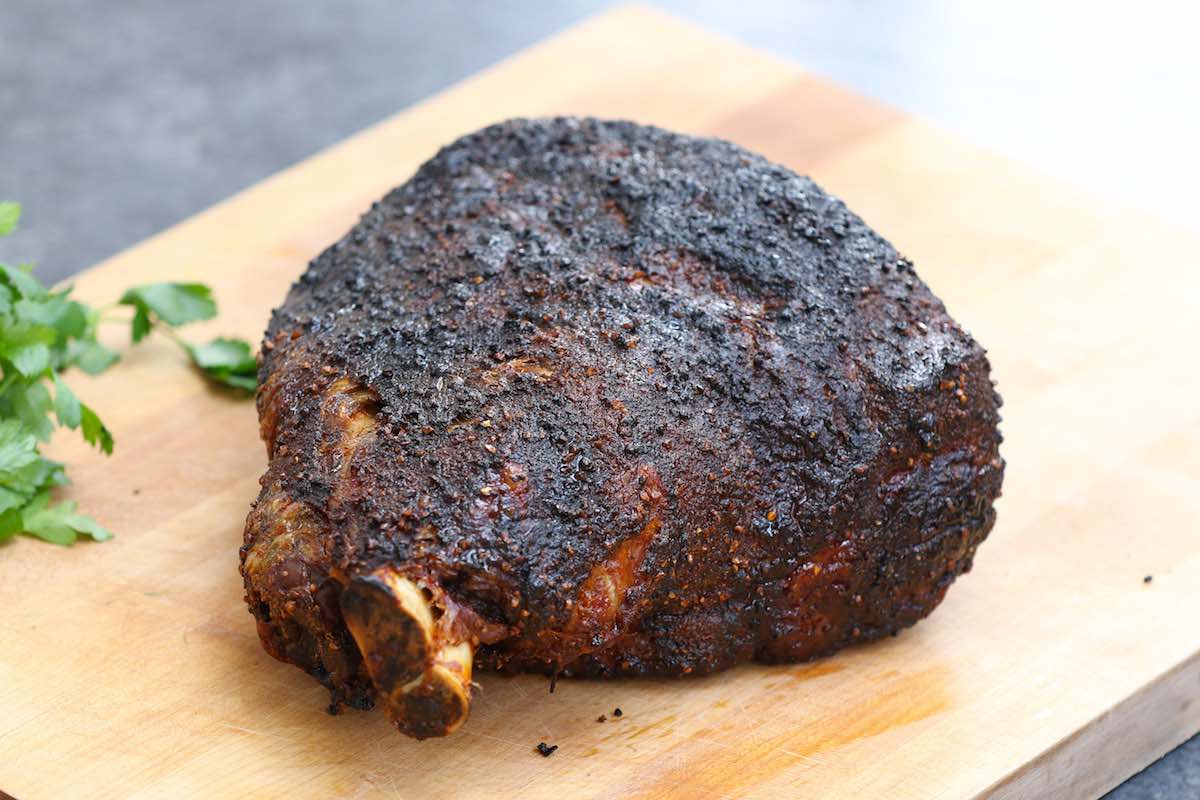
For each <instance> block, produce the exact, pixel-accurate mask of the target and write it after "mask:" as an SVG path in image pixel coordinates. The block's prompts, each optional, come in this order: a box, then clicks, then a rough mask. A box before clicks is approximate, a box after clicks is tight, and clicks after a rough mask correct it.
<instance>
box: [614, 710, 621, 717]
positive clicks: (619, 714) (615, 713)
mask: <svg viewBox="0 0 1200 800" xmlns="http://www.w3.org/2000/svg"><path fill="white" fill-rule="evenodd" d="M621 714H622V711H621V709H619V708H614V709H613V716H614V717H619V716H621Z"/></svg>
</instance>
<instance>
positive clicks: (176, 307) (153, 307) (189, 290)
mask: <svg viewBox="0 0 1200 800" xmlns="http://www.w3.org/2000/svg"><path fill="white" fill-rule="evenodd" d="M119 302H120V303H121V305H126V306H133V307H134V308H135V309H136V310H137V314H136V315H135V317H134V328H135V330H134V341H138V340H139V339H140V338H142V336H145V334H146V332H147V331H148V330H149V325H148V324H147V323H148V322H149V321H150V317H149V315H150V314H151V313H152V314H153V315H154V316H155V317H157V318H158V319H160V320H162V321H163V322H165V323H166V324H167V325H170V326H171V327H176V326H179V325H186V324H187V323H189V322H196V321H197V320H202V319H212V318H213V317H215V316H216V315H217V304H216V303H215V302H214V301H213V299H212V289H210V288H208V287H207V286H205V285H204V284H202V283H148V284H145V285H144V286H135V287H134V288H132V289H130V290H128V291H127V292H125V294H123V295H122V296H121V299H120V301H119ZM139 317H140V318H141V319H140V320H139ZM139 327H140V328H141V331H140V332H141V336H139V335H138V333H139V330H138V329H139Z"/></svg>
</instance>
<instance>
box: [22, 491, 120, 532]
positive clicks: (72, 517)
mask: <svg viewBox="0 0 1200 800" xmlns="http://www.w3.org/2000/svg"><path fill="white" fill-rule="evenodd" d="M49 502H50V494H49V493H48V492H43V493H41V494H39V495H38V496H37V497H35V498H34V499H33V500H32V501H31V502H30V503H29V505H27V506H26V507H25V508H24V509H23V510H22V512H21V529H22V530H23V531H24V532H25V533H28V534H31V535H33V536H36V537H38V538H39V539H43V540H45V541H47V542H53V543H54V544H61V545H68V544H73V543H74V542H75V540H76V539H77V538H78V537H79V535H80V534H82V535H85V536H90V537H91V538H92V539H94V540H95V541H97V542H102V541H104V540H106V539H111V538H112V534H111V533H109V532H108V531H107V530H105V529H104V528H103V527H102V526H101V525H100V524H99V523H98V522H96V521H95V520H92V519H89V518H88V517H85V516H83V515H81V514H77V513H75V502H74V501H73V500H66V501H64V502H62V503H59V504H58V505H56V506H51V505H49Z"/></svg>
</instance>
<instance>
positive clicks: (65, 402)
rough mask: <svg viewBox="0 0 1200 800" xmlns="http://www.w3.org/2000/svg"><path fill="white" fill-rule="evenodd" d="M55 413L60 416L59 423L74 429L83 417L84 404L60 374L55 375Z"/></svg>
mask: <svg viewBox="0 0 1200 800" xmlns="http://www.w3.org/2000/svg"><path fill="white" fill-rule="evenodd" d="M54 415H55V416H57V417H58V424H59V425H65V426H66V427H68V428H72V429H74V428H78V427H79V423H80V422H81V421H82V418H83V405H82V404H81V403H80V402H79V398H78V397H76V396H75V393H74V392H72V391H71V389H70V387H69V386H67V385H66V384H65V383H63V379H62V378H61V377H60V376H58V375H55V376H54Z"/></svg>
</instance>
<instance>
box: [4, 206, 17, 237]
mask: <svg viewBox="0 0 1200 800" xmlns="http://www.w3.org/2000/svg"><path fill="white" fill-rule="evenodd" d="M20 218H21V204H20V203H14V202H12V201H11V200H5V201H3V202H0V236H8V235H9V234H10V233H12V232H13V231H14V230H15V229H16V227H17V220H19V219H20Z"/></svg>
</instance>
